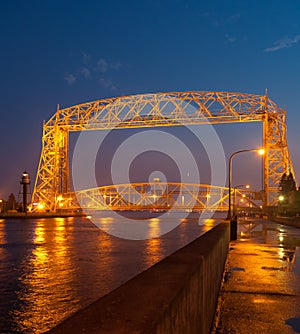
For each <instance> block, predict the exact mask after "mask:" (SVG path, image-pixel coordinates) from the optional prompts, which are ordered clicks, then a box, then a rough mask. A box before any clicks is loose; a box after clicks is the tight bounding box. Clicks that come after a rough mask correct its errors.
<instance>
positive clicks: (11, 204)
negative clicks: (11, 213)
mask: <svg viewBox="0 0 300 334" xmlns="http://www.w3.org/2000/svg"><path fill="white" fill-rule="evenodd" d="M16 208H17V201H16V198H15V195H14V194H13V193H11V194H10V195H9V196H8V200H7V202H6V210H16Z"/></svg>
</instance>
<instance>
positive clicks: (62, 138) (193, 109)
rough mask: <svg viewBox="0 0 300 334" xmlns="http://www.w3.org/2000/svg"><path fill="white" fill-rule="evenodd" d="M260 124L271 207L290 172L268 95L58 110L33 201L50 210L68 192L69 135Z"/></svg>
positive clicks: (184, 96) (203, 95)
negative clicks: (230, 124) (189, 126)
mask: <svg viewBox="0 0 300 334" xmlns="http://www.w3.org/2000/svg"><path fill="white" fill-rule="evenodd" d="M208 122H209V123H212V124H218V123H234V122H262V123H263V127H264V138H263V140H264V146H265V149H266V152H267V153H266V156H265V159H264V190H265V204H267V205H270V204H274V202H275V200H276V194H277V189H278V183H279V180H280V177H281V175H282V173H283V172H289V171H292V172H293V167H292V162H291V159H290V155H289V150H288V143H287V139H286V124H285V110H283V109H281V108H279V107H278V106H277V105H276V104H275V103H274V102H273V101H272V100H270V99H269V98H268V96H259V95H252V94H241V93H231V92H183V93H180V92H179V93H178V92H176V93H157V94H143V95H134V96H125V97H117V98H111V99H104V100H98V101H94V102H88V103H84V104H80V105H76V106H73V107H69V108H65V109H59V110H57V112H56V113H55V114H54V115H53V116H52V117H51V118H50V120H49V121H47V122H46V123H45V124H44V127H43V137H42V152H41V157H40V163H39V167H38V171H37V176H36V182H35V187H34V193H33V202H35V203H40V204H42V205H43V206H44V208H45V209H46V210H50V211H53V210H54V211H55V210H56V208H57V203H58V201H57V199H58V198H59V196H61V194H68V193H69V192H70V175H69V166H68V137H69V132H71V131H84V130H107V129H113V128H139V127H154V126H155V127H156V126H180V125H190V124H207V123H208Z"/></svg>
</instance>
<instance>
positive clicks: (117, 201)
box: [41, 182, 262, 211]
mask: <svg viewBox="0 0 300 334" xmlns="http://www.w3.org/2000/svg"><path fill="white" fill-rule="evenodd" d="M231 196H232V198H233V199H234V201H233V203H234V205H235V204H238V203H239V206H244V207H245V208H249V207H251V208H253V209H257V208H259V207H260V206H261V203H262V201H261V196H260V193H257V192H255V191H251V190H249V189H234V188H233V189H232V192H231ZM241 201H242V202H241ZM55 203H56V208H55V210H57V209H61V210H67V209H68V210H70V209H72V210H76V209H79V208H81V209H83V210H89V211H90V210H115V211H118V210H133V211H136V210H151V211H161V210H178V211H180V210H190V211H191V210H195V211H202V210H218V211H226V210H228V188H226V187H219V186H212V185H208V184H192V183H179V182H144V183H130V184H119V185H110V186H102V187H98V188H92V189H84V190H80V191H77V192H75V193H68V194H66V195H65V196H62V195H60V196H58V197H57V198H56V201H55ZM41 209H44V208H41Z"/></svg>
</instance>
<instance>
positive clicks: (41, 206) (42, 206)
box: [37, 203, 45, 210]
mask: <svg viewBox="0 0 300 334" xmlns="http://www.w3.org/2000/svg"><path fill="white" fill-rule="evenodd" d="M37 208H38V209H39V210H43V209H44V208H45V205H44V204H43V203H38V205H37Z"/></svg>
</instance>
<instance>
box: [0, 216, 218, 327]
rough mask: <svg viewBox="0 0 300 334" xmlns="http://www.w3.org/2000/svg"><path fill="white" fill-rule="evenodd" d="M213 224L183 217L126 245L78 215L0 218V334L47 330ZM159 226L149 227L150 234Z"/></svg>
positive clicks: (155, 221)
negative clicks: (170, 226)
mask: <svg viewBox="0 0 300 334" xmlns="http://www.w3.org/2000/svg"><path fill="white" fill-rule="evenodd" d="M107 222H108V223H109V224H111V223H112V221H111V220H107ZM219 222H220V220H209V221H207V222H204V225H203V226H199V224H198V221H197V219H190V220H185V221H183V222H182V223H181V224H180V225H179V226H178V227H177V228H176V229H175V230H173V231H171V232H170V233H168V234H166V235H164V236H162V237H160V238H153V239H151V238H150V239H147V240H133V241H132V240H125V239H120V238H117V237H114V236H110V235H108V234H106V233H104V232H103V231H101V230H100V229H98V228H96V227H95V225H93V224H92V223H90V222H89V220H88V219H84V218H55V219H32V220H26V221H25V220H5V221H1V222H0V260H1V262H0V332H5V331H7V332H22V333H33V332H35V333H41V332H45V331H46V330H48V329H50V328H52V327H53V326H55V325H56V324H57V323H58V322H60V321H61V320H62V319H64V318H66V317H67V316H68V315H70V314H71V313H73V312H75V311H76V310H78V309H80V308H82V307H84V306H86V305H88V304H90V303H91V302H93V301H94V300H96V299H98V298H99V297H101V296H103V295H104V294H106V293H107V292H109V291H111V290H112V289H114V288H116V287H117V286H119V285H120V284H122V283H124V282H125V281H127V280H128V279H130V278H131V277H133V276H135V275H136V274H137V273H139V272H141V271H143V270H144V269H146V268H147V267H149V266H151V265H153V264H154V263H156V262H158V261H160V260H161V259H162V258H164V257H165V256H167V255H169V254H170V253H172V252H174V251H175V250H176V249H178V248H180V247H182V246H184V245H186V244H187V243H188V242H190V241H192V240H194V239H195V238H196V237H197V236H199V235H201V234H203V233H204V232H206V231H207V230H209V229H211V228H212V227H213V226H215V225H216V224H218V223H219ZM161 223H162V222H161V220H160V219H159V218H153V219H152V220H151V221H150V222H149V224H150V226H151V229H153V235H156V232H157V230H158V229H160V224H161Z"/></svg>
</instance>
